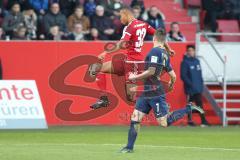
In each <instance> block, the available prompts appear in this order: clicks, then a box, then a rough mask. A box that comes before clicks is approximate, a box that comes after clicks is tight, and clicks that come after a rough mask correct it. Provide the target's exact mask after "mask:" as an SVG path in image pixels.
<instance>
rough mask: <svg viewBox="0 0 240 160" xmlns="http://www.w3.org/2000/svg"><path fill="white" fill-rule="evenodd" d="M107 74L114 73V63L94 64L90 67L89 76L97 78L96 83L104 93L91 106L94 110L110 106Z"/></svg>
mask: <svg viewBox="0 0 240 160" xmlns="http://www.w3.org/2000/svg"><path fill="white" fill-rule="evenodd" d="M106 73H110V74H112V73H113V67H112V62H111V61H108V62H105V63H103V64H99V63H97V64H93V65H91V66H90V67H89V74H90V76H92V77H95V78H96V83H97V86H98V87H99V89H100V90H101V91H102V93H101V95H100V98H99V100H97V102H96V103H94V104H93V105H91V106H90V108H92V109H98V108H101V107H107V106H108V105H109V100H108V97H107V96H106V93H105V92H106V89H107V84H106Z"/></svg>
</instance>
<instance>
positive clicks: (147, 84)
mask: <svg viewBox="0 0 240 160" xmlns="http://www.w3.org/2000/svg"><path fill="white" fill-rule="evenodd" d="M149 67H154V68H156V70H155V73H154V75H152V76H151V77H148V78H147V79H145V80H144V91H145V96H149V94H150V95H153V94H154V95H159V94H164V93H165V92H164V86H162V85H163V84H161V81H160V80H159V77H160V75H161V73H162V72H163V71H166V72H170V71H172V66H171V64H170V58H169V55H168V54H167V52H166V50H165V49H162V48H159V47H155V48H152V49H151V51H150V52H149V53H148V55H147V57H146V58H145V68H144V70H147V69H148V68H149Z"/></svg>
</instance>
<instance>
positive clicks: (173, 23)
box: [171, 22, 179, 27]
mask: <svg viewBox="0 0 240 160" xmlns="http://www.w3.org/2000/svg"><path fill="white" fill-rule="evenodd" d="M175 24H177V25H179V23H178V22H172V23H171V27H172V26H173V25H175Z"/></svg>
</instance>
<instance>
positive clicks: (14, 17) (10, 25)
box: [2, 3, 24, 36]
mask: <svg viewBox="0 0 240 160" xmlns="http://www.w3.org/2000/svg"><path fill="white" fill-rule="evenodd" d="M23 25H24V17H23V15H22V13H21V12H20V5H19V4H18V3H14V4H13V5H12V8H11V12H10V14H8V15H7V16H6V17H5V18H4V21H3V25H2V27H3V29H4V31H5V33H6V35H9V36H13V32H14V31H16V29H17V28H18V27H19V26H23Z"/></svg>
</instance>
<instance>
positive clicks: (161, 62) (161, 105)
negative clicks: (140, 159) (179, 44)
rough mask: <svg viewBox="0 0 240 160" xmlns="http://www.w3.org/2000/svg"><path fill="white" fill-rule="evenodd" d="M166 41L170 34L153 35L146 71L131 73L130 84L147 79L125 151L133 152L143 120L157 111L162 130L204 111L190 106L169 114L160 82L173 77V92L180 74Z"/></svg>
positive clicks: (138, 100)
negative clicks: (167, 50)
mask: <svg viewBox="0 0 240 160" xmlns="http://www.w3.org/2000/svg"><path fill="white" fill-rule="evenodd" d="M165 39H166V32H165V31H164V30H162V29H158V30H156V32H155V34H154V36H153V43H154V48H152V50H151V51H150V52H149V53H148V55H147V57H146V58H145V62H144V63H145V68H144V71H143V72H142V73H140V74H133V73H132V74H130V75H129V80H130V81H138V80H144V92H143V93H142V95H141V96H140V97H139V98H138V99H137V102H136V106H135V109H134V111H133V114H132V116H131V124H130V129H129V132H128V143H127V146H126V147H124V148H123V149H122V150H121V152H122V153H131V152H133V147H134V143H135V141H136V138H137V134H138V130H139V128H140V123H141V121H142V118H143V117H144V116H145V115H146V114H148V113H149V112H150V110H151V109H153V111H154V114H155V117H156V119H157V122H158V123H159V125H160V126H162V127H167V126H169V125H171V124H172V123H173V122H175V121H177V120H179V119H181V118H183V117H184V116H185V115H187V114H191V112H192V110H197V111H199V112H202V113H203V112H204V111H203V110H202V109H201V108H200V107H197V106H195V105H192V104H188V105H186V107H184V108H183V109H179V110H176V111H174V112H169V107H168V104H167V102H166V93H165V91H164V87H163V84H162V83H161V81H160V75H161V74H162V72H164V71H166V72H167V73H168V75H169V76H170V81H169V89H170V90H172V89H173V85H174V83H175V81H176V74H175V72H174V70H173V69H172V67H171V64H170V59H169V55H168V53H167V52H166V50H165V49H164V47H163V45H164V43H165Z"/></svg>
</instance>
